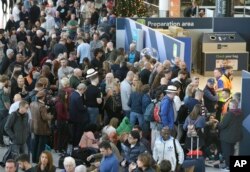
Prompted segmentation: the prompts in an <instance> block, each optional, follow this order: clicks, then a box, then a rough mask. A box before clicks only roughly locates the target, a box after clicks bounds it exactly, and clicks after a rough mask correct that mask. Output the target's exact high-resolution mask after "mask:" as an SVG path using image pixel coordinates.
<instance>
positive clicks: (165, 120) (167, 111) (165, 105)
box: [160, 85, 177, 131]
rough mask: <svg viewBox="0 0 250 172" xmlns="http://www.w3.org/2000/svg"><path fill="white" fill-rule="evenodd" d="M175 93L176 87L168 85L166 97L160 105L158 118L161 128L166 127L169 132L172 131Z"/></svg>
mask: <svg viewBox="0 0 250 172" xmlns="http://www.w3.org/2000/svg"><path fill="white" fill-rule="evenodd" d="M176 93H177V87H176V86H174V85H169V86H168V88H167V90H166V95H165V96H164V97H163V99H162V101H161V104H160V117H161V123H162V126H163V127H166V126H168V127H169V129H170V130H171V131H174V121H175V112H176V110H175V109H174V108H175V106H174V101H173V99H174V96H175V95H176Z"/></svg>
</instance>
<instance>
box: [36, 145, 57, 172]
mask: <svg viewBox="0 0 250 172" xmlns="http://www.w3.org/2000/svg"><path fill="white" fill-rule="evenodd" d="M42 154H45V155H46V156H47V158H48V164H47V166H46V168H47V169H48V171H51V170H52V168H53V157H52V154H51V153H50V152H49V151H46V150H45V151H43V152H42V153H41V155H40V158H39V162H38V167H39V168H38V169H39V170H40V166H41V164H42V162H41V157H42Z"/></svg>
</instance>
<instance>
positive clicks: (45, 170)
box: [35, 151, 56, 172]
mask: <svg viewBox="0 0 250 172" xmlns="http://www.w3.org/2000/svg"><path fill="white" fill-rule="evenodd" d="M35 171H36V172H56V167H55V166H54V165H53V157H52V154H51V153H50V152H49V151H43V152H42V153H41V155H40V158H39V162H38V164H37V165H36V166H35Z"/></svg>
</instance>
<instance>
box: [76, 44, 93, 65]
mask: <svg viewBox="0 0 250 172" xmlns="http://www.w3.org/2000/svg"><path fill="white" fill-rule="evenodd" d="M77 53H78V54H79V55H80V64H82V63H83V59H84V58H85V57H87V58H88V59H89V61H91V57H90V45H89V44H88V43H81V44H80V45H79V46H78V47H77Z"/></svg>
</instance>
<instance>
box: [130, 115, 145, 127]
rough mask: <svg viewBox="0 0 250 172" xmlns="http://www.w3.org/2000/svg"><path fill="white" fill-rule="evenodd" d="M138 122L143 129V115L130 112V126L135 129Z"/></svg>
mask: <svg viewBox="0 0 250 172" xmlns="http://www.w3.org/2000/svg"><path fill="white" fill-rule="evenodd" d="M136 120H138V122H139V126H140V127H141V128H143V123H144V117H143V114H139V113H136V112H130V124H131V125H132V127H134V125H135V123H136Z"/></svg>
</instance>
